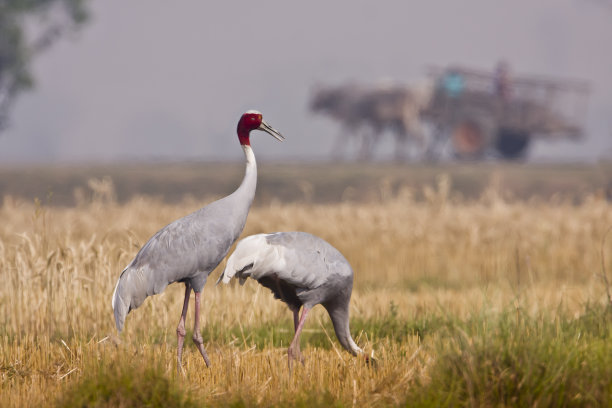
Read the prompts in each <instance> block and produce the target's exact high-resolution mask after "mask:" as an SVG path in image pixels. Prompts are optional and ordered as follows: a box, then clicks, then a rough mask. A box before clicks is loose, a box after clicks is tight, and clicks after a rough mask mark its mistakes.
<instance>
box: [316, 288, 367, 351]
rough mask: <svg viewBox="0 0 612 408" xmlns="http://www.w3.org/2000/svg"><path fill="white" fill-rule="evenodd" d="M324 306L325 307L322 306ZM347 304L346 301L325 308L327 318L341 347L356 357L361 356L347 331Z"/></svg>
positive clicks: (349, 332) (348, 330) (359, 349)
mask: <svg viewBox="0 0 612 408" xmlns="http://www.w3.org/2000/svg"><path fill="white" fill-rule="evenodd" d="M324 306H325V305H324ZM348 306H349V303H348V300H347V301H346V303H345V302H338V303H336V304H334V305H333V306H326V309H327V312H328V313H329V317H330V318H331V321H332V324H333V325H334V331H335V332H336V337H338V341H339V342H340V344H342V347H344V348H345V349H347V350H348V351H349V352H350V353H351V354H353V355H355V356H356V355H358V354H362V353H363V350H362V349H361V348H359V346H358V345H357V344H355V341H354V340H353V337H352V336H351V331H350V329H349V307H348Z"/></svg>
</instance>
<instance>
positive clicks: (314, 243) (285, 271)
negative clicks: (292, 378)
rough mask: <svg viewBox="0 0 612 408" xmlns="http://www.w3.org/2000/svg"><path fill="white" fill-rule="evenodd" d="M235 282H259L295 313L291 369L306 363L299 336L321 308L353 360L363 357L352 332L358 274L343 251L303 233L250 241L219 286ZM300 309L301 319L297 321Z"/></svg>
mask: <svg viewBox="0 0 612 408" xmlns="http://www.w3.org/2000/svg"><path fill="white" fill-rule="evenodd" d="M234 277H237V278H238V279H239V280H240V284H244V282H245V280H246V278H252V279H255V280H256V281H257V282H259V284H260V285H262V286H265V287H266V288H268V289H270V290H271V291H272V293H273V294H274V298H276V299H280V300H281V301H283V302H285V303H286V304H287V306H289V309H291V311H292V312H293V325H294V329H295V335H294V337H293V340H292V341H291V344H290V345H289V350H288V352H287V354H288V363H289V368H291V364H292V360H295V359H298V360H300V361H303V358H302V355H301V353H300V333H301V331H302V328H303V327H304V321H305V320H306V315H307V314H308V312H309V311H310V309H312V308H313V307H314V306H316V305H318V304H321V305H323V307H325V309H326V310H327V313H329V317H330V318H331V321H332V324H333V326H334V331H335V332H336V337H338V340H339V341H340V344H341V345H342V346H343V347H344V348H345V349H346V350H348V351H349V352H350V353H351V354H353V355H358V354H362V353H363V350H362V349H361V348H359V346H357V344H355V341H354V340H353V338H352V337H351V333H350V330H349V301H350V299H351V292H352V290H353V270H352V268H351V266H350V264H349V263H348V261H347V260H346V259H345V258H344V256H343V255H342V254H341V253H340V251H338V250H337V249H336V248H334V247H333V246H332V245H331V244H329V243H328V242H326V241H324V240H323V239H321V238H319V237H316V236H314V235H312V234H309V233H307V232H300V231H294V232H277V233H273V234H257V235H251V236H249V237H246V238H244V239H242V240H240V241H239V242H238V244H237V246H236V250H235V251H234V252H233V253H232V255H230V257H229V258H228V260H227V265H226V266H225V270H224V271H223V273H222V274H221V276H220V277H219V280H217V284H218V283H219V282H221V281H223V283H229V281H230V280H231V279H232V278H234ZM300 308H303V310H302V315H301V316H298V315H299V311H300ZM365 358H366V361H368V362H370V361H371V360H370V359H369V358H368V357H367V356H366V357H365ZM372 361H373V360H372Z"/></svg>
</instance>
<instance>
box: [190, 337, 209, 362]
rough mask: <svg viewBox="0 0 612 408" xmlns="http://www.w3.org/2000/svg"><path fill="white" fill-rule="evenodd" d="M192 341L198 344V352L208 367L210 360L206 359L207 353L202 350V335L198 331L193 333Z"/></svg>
mask: <svg viewBox="0 0 612 408" xmlns="http://www.w3.org/2000/svg"><path fill="white" fill-rule="evenodd" d="M193 342H194V343H195V344H196V346H198V350H200V354H201V355H202V357H203V358H204V363H206V367H210V360H209V359H208V354H206V350H204V340H203V339H202V335H201V334H200V332H199V331H197V332H194V333H193Z"/></svg>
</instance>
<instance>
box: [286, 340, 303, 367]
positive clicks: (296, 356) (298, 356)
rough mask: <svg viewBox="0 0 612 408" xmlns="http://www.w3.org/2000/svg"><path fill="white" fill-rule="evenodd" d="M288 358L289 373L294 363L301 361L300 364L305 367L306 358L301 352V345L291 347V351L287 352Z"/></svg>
mask: <svg viewBox="0 0 612 408" xmlns="http://www.w3.org/2000/svg"><path fill="white" fill-rule="evenodd" d="M287 358H288V364H289V371H291V368H292V363H293V362H294V361H299V362H300V363H302V365H304V356H302V353H301V352H300V345H299V344H297V346H296V345H294V344H292V345H290V346H289V350H287Z"/></svg>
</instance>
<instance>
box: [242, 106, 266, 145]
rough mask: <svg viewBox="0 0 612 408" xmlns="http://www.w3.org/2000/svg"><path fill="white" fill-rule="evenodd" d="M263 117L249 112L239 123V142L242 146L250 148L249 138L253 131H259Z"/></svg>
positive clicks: (257, 113)
mask: <svg viewBox="0 0 612 408" xmlns="http://www.w3.org/2000/svg"><path fill="white" fill-rule="evenodd" d="M261 121H262V116H261V113H259V112H257V111H248V112H246V113H244V114H243V115H242V116H241V117H240V120H239V121H238V129H237V132H238V140H239V141H240V144H241V145H244V146H250V145H251V139H250V138H249V136H250V133H251V130H255V129H258V128H259V126H261Z"/></svg>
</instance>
